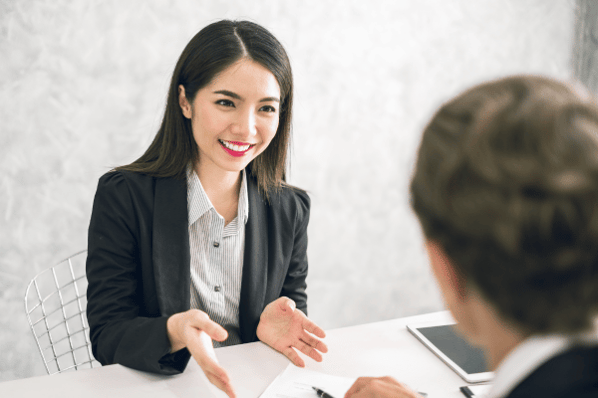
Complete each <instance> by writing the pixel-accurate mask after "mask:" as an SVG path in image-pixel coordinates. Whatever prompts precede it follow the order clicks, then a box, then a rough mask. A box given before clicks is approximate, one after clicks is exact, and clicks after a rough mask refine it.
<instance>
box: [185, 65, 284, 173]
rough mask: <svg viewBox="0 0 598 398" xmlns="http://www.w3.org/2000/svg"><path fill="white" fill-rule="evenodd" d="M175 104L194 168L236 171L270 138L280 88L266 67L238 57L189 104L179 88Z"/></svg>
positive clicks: (274, 132) (276, 123)
mask: <svg viewBox="0 0 598 398" xmlns="http://www.w3.org/2000/svg"><path fill="white" fill-rule="evenodd" d="M179 104H180V106H181V109H182V111H183V115H184V116H185V117H186V118H188V119H191V126H192V129H193V137H194V138H195V142H196V143H197V147H198V150H199V164H198V165H196V170H201V171H208V172H209V171H210V170H215V171H230V172H239V171H241V170H242V169H244V168H245V166H247V164H248V163H249V162H251V161H252V160H253V159H254V158H255V157H256V156H258V155H259V154H260V153H262V152H263V151H264V150H265V149H266V148H267V147H268V144H270V141H272V138H274V135H275V134H276V130H277V129H278V120H279V111H280V109H279V107H280V87H279V86H278V82H277V81H276V78H275V77H274V75H273V74H272V72H270V71H269V70H268V69H266V68H265V67H263V66H262V65H260V64H258V63H257V62H255V61H252V60H248V59H241V60H239V61H237V62H236V63H234V64H233V65H231V66H229V67H228V68H227V69H225V70H224V71H222V72H221V73H220V74H218V75H216V77H214V79H213V80H212V82H211V83H210V84H208V85H207V86H206V87H204V88H202V89H201V90H198V91H197V94H196V96H195V99H194V100H193V103H189V101H188V100H187V98H186V96H185V89H184V87H183V86H182V85H181V86H179Z"/></svg>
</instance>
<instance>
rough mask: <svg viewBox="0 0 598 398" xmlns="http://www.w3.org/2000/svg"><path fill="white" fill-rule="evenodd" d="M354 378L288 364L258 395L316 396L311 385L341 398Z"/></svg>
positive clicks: (275, 397) (267, 397)
mask: <svg viewBox="0 0 598 398" xmlns="http://www.w3.org/2000/svg"><path fill="white" fill-rule="evenodd" d="M355 380H356V379H355V378H351V377H340V376H332V375H329V374H325V373H321V372H316V371H314V370H308V369H304V368H299V367H297V366H295V365H293V364H289V366H287V368H286V369H285V370H284V371H283V372H282V373H281V374H279V375H278V377H277V378H276V379H274V381H273V382H272V383H271V384H270V385H269V386H268V388H266V390H265V391H264V392H263V393H262V395H260V398H316V397H317V394H316V392H315V391H314V389H313V388H312V387H317V388H320V389H322V390H324V391H326V392H327V393H328V394H330V395H332V396H333V397H334V398H343V397H344V396H345V393H346V392H347V391H348V390H349V388H350V387H351V386H352V385H353V383H354V382H355Z"/></svg>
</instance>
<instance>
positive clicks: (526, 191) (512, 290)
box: [345, 76, 598, 398]
mask: <svg viewBox="0 0 598 398" xmlns="http://www.w3.org/2000/svg"><path fill="white" fill-rule="evenodd" d="M597 131H598V107H596V104H595V103H594V101H593V100H589V99H588V98H587V97H586V96H585V95H580V93H578V92H576V91H575V90H574V89H573V88H572V87H569V86H568V85H566V84H563V83H561V82H559V81H555V80H552V79H548V78H543V77H538V76H512V77H507V78H503V79H500V80H496V81H491V82H487V83H484V84H481V85H478V86H476V87H474V88H472V89H470V90H467V91H466V92H464V93H462V94H461V95H459V96H457V97H456V98H454V99H452V100H450V101H449V102H448V103H446V104H445V105H443V106H442V107H441V108H440V110H439V111H438V112H437V113H436V114H435V115H434V117H433V118H432V120H431V121H430V123H429V124H428V126H427V127H426V129H425V130H424V134H423V138H422V142H421V146H420V148H419V153H418V158H417V163H416V168H415V173H414V176H413V179H412V181H411V196H412V201H411V203H412V206H413V209H414V210H415V213H416V215H417V216H418V218H419V221H420V223H421V225H422V229H423V232H424V235H425V240H426V248H427V250H428V254H429V258H430V264H431V268H432V271H433V274H434V276H435V279H436V280H437V282H438V285H439V287H440V290H441V292H442V295H443V298H444V302H445V304H446V306H447V308H448V309H449V310H450V311H451V313H452V315H453V317H454V318H455V319H456V320H457V322H458V327H459V330H460V331H461V332H462V333H463V334H464V336H465V337H466V338H467V339H468V340H469V341H470V342H471V343H473V344H476V345H478V346H480V347H481V348H482V349H483V350H484V352H485V354H486V361H487V364H488V367H489V368H490V369H492V370H494V371H495V378H494V380H493V385H492V387H491V390H490V391H489V393H488V395H487V397H488V398H528V397H542V398H566V397H567V398H568V397H584V398H586V397H587V398H589V397H598V333H597V332H596V324H595V323H594V322H595V320H596V315H598V250H597V243H598V213H597V211H596V203H597V202H598V136H597ZM365 397H386V398H391V397H392V398H399V397H401V398H407V397H409V398H415V397H420V395H418V394H417V393H415V392H414V391H412V390H410V389H409V388H408V387H407V386H405V385H403V384H401V383H399V382H398V381H396V380H394V379H393V378H390V377H382V378H370V377H363V378H359V379H358V380H357V381H356V382H355V384H354V385H353V386H352V387H351V388H350V389H349V391H348V392H347V394H346V395H345V398H365Z"/></svg>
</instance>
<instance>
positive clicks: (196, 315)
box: [166, 309, 237, 398]
mask: <svg viewBox="0 0 598 398" xmlns="http://www.w3.org/2000/svg"><path fill="white" fill-rule="evenodd" d="M166 329H167V331H168V338H169V339H170V347H171V352H176V351H178V350H180V349H182V348H184V347H187V349H188V350H189V352H190V353H191V356H193V358H195V360H196V361H197V363H198V364H199V366H200V367H201V369H202V370H203V372H204V373H205V375H206V377H207V378H208V380H210V382H211V383H212V384H214V385H215V386H216V387H218V388H219V389H221V390H222V391H224V392H225V393H226V394H227V395H228V396H229V397H230V398H235V397H236V396H237V395H236V394H235V391H234V389H233V387H232V385H231V384H230V379H229V377H228V374H227V373H226V371H225V370H224V368H222V367H221V366H220V364H219V363H218V360H217V359H216V354H215V353H214V346H213V345H212V339H214V340H217V341H224V340H226V338H227V337H228V333H227V332H226V330H225V329H224V328H223V327H222V326H220V325H218V324H217V323H216V322H214V321H212V320H211V319H210V317H209V316H208V314H206V313H205V312H203V311H200V310H196V309H192V310H188V311H185V312H180V313H178V314H174V315H172V316H171V317H170V318H168V321H167V323H166Z"/></svg>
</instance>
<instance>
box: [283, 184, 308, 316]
mask: <svg viewBox="0 0 598 398" xmlns="http://www.w3.org/2000/svg"><path fill="white" fill-rule="evenodd" d="M293 196H294V197H295V202H296V207H297V212H296V216H295V233H294V240H293V251H292V255H291V259H290V262H289V268H288V271H287V275H286V277H285V280H284V284H283V286H282V291H281V292H280V296H281V297H282V296H284V297H289V298H290V299H292V300H293V301H294V302H295V305H296V307H297V309H300V310H301V311H303V313H304V314H305V315H307V294H306V292H305V289H306V287H307V284H306V283H305V279H306V278H307V225H308V224H309V211H310V199H309V196H308V195H307V193H305V192H304V191H299V190H297V191H295V192H294V195H293Z"/></svg>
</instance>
